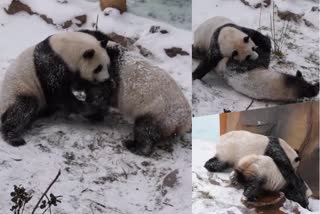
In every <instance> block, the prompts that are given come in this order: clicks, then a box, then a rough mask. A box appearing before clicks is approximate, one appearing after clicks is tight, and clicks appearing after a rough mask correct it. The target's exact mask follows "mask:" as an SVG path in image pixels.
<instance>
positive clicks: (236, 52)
mask: <svg viewBox="0 0 320 214" xmlns="http://www.w3.org/2000/svg"><path fill="white" fill-rule="evenodd" d="M238 54H239V53H238V51H236V50H234V51H233V52H232V55H231V58H232V59H233V57H235V56H237V55H238Z"/></svg>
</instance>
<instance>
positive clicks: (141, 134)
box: [125, 115, 162, 156]
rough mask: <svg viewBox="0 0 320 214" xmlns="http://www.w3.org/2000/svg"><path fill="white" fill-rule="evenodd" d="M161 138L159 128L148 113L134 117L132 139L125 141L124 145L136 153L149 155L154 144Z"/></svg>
mask: <svg viewBox="0 0 320 214" xmlns="http://www.w3.org/2000/svg"><path fill="white" fill-rule="evenodd" d="M161 138H162V135H161V129H160V127H159V126H158V124H157V123H156V121H155V120H154V118H153V117H152V116H150V115H144V116H141V117H138V118H136V120H135V123H134V140H128V141H126V142H125V146H126V147H127V148H128V149H129V150H130V151H131V152H133V153H135V154H137V155H143V156H150V155H151V154H152V152H153V149H154V146H155V144H156V143H158V142H159V141H160V140H161Z"/></svg>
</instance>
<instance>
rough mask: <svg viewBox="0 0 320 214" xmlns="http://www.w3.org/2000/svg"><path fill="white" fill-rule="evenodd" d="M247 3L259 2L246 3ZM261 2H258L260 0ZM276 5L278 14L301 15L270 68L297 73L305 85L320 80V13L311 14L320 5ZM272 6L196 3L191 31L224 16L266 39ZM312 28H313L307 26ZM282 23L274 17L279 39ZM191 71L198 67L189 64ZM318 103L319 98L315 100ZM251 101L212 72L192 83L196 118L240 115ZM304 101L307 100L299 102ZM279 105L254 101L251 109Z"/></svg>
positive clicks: (294, 0) (234, 0)
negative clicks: (256, 30)
mask: <svg viewBox="0 0 320 214" xmlns="http://www.w3.org/2000/svg"><path fill="white" fill-rule="evenodd" d="M247 2H259V0H257V1H253V0H247ZM260 2H261V0H260ZM274 2H275V5H276V6H277V7H278V8H279V9H280V10H281V11H287V10H288V11H290V12H293V13H296V14H298V15H301V17H300V19H299V22H298V23H296V22H294V21H290V22H289V31H288V33H287V35H285V36H286V38H285V39H284V45H283V52H284V54H285V56H284V57H283V59H279V58H277V57H275V56H272V61H271V64H270V66H271V67H272V68H273V69H275V70H277V71H279V72H283V73H289V74H295V73H296V71H297V70H300V71H301V72H302V74H303V76H304V77H305V79H306V80H308V81H312V82H314V81H316V80H318V78H319V65H320V64H319V28H318V27H319V11H312V7H315V6H318V4H319V3H316V2H313V1H307V0H287V1H283V0H275V1H274ZM271 14H272V5H270V6H269V7H267V8H262V10H261V9H260V8H257V9H256V8H252V7H249V6H246V5H245V4H243V3H242V2H241V1H240V0H214V1H212V0H197V1H193V5H192V29H193V31H194V30H195V29H196V28H197V26H198V25H199V24H201V23H202V22H204V21H205V20H206V19H208V18H210V17H214V16H225V17H228V18H230V19H231V20H233V21H234V22H235V23H236V24H238V25H241V26H244V27H249V28H252V29H258V28H260V29H261V32H262V33H263V34H266V35H269V36H270V35H271V32H270V15H271ZM307 24H308V25H310V24H312V25H313V26H307ZM283 25H284V21H283V20H280V19H279V17H278V16H277V15H275V27H276V35H277V36H276V38H279V37H280V33H281V30H282V26H283ZM192 64H193V65H192V67H193V70H194V69H195V68H196V66H197V65H198V62H197V61H196V60H193V63H192ZM313 99H317V100H318V99H319V95H318V96H317V97H316V98H313ZM251 101H252V99H250V98H248V97H246V96H244V95H242V94H240V93H238V92H236V91H234V90H233V89H232V88H231V87H229V86H228V85H227V84H226V83H225V82H224V80H223V79H221V78H220V77H219V76H218V75H216V74H215V73H214V72H210V73H208V74H207V75H206V76H205V77H204V78H203V79H202V80H196V81H193V95H192V104H193V105H192V108H193V114H194V115H195V116H200V115H208V114H215V113H220V112H223V109H227V110H230V111H243V110H245V109H246V108H247V107H248V106H249V105H250V103H251ZM301 101H306V99H304V100H301ZM279 104H283V103H279V102H261V101H256V100H255V101H254V102H253V104H252V106H251V107H250V109H255V108H264V107H271V106H275V105H279Z"/></svg>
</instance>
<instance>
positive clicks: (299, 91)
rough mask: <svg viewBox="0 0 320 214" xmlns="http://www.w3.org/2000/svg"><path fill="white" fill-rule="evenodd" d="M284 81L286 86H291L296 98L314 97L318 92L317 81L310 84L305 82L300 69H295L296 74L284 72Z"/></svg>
mask: <svg viewBox="0 0 320 214" xmlns="http://www.w3.org/2000/svg"><path fill="white" fill-rule="evenodd" d="M284 82H285V85H287V86H288V88H293V89H294V90H295V92H296V95H297V97H298V98H303V97H308V98H310V97H315V96H317V95H318V93H319V82H317V83H315V84H311V83H309V82H307V81H306V80H305V79H304V78H303V76H302V74H301V72H300V71H297V73H296V76H293V75H289V74H284Z"/></svg>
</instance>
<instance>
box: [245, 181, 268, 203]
mask: <svg viewBox="0 0 320 214" xmlns="http://www.w3.org/2000/svg"><path fill="white" fill-rule="evenodd" d="M265 181H266V180H265V179H264V178H262V177H259V176H252V177H250V178H248V179H247V182H246V183H245V185H244V191H243V195H244V196H245V197H246V198H247V200H248V201H256V200H257V198H258V197H259V196H260V195H261V193H262V192H263V189H262V187H263V185H264V183H265Z"/></svg>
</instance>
